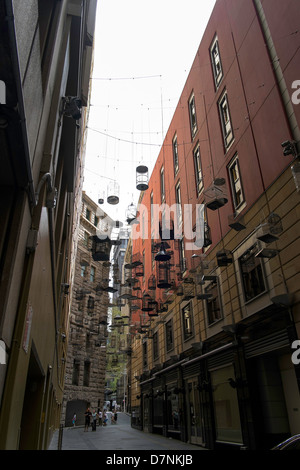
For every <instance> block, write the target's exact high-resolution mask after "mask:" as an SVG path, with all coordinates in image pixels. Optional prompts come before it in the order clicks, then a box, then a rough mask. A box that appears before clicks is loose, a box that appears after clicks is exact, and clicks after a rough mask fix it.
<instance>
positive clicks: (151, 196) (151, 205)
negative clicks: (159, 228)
mask: <svg viewBox="0 0 300 470" xmlns="http://www.w3.org/2000/svg"><path fill="white" fill-rule="evenodd" d="M150 217H151V232H152V229H153V226H154V213H153V191H152V192H151V194H150Z"/></svg>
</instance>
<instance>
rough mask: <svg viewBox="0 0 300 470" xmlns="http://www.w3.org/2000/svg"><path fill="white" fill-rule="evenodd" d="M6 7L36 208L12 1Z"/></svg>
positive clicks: (31, 195) (31, 188)
mask: <svg viewBox="0 0 300 470" xmlns="http://www.w3.org/2000/svg"><path fill="white" fill-rule="evenodd" d="M5 5H6V12H7V23H8V31H9V41H10V50H11V59H12V65H13V73H14V77H15V81H16V88H17V96H18V110H19V115H20V124H21V129H22V136H23V146H24V153H25V163H26V169H27V177H28V191H29V201H30V204H31V207H35V206H36V198H35V191H34V183H33V177H32V170H31V160H30V152H29V144H28V137H27V127H26V117H25V108H24V101H23V90H22V84H21V79H20V76H21V75H20V65H19V57H18V46H17V40H16V31H15V23H14V11H13V5H12V0H5Z"/></svg>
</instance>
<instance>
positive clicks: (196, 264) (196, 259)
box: [190, 253, 200, 273]
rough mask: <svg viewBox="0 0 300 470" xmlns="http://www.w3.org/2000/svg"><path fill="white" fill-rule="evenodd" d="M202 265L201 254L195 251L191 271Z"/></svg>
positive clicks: (193, 271)
mask: <svg viewBox="0 0 300 470" xmlns="http://www.w3.org/2000/svg"><path fill="white" fill-rule="evenodd" d="M199 266H200V256H199V255H196V254H195V253H194V254H193V255H192V256H191V269H190V273H195V272H196V271H197V269H198V267H199Z"/></svg>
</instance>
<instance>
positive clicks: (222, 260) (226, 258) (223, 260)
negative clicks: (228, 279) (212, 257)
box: [217, 250, 233, 267]
mask: <svg viewBox="0 0 300 470" xmlns="http://www.w3.org/2000/svg"><path fill="white" fill-rule="evenodd" d="M232 262H233V258H232V253H231V252H230V251H229V250H220V251H218V252H217V264H218V266H219V267H221V266H228V264H231V263H232Z"/></svg>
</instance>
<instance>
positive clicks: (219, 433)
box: [210, 365, 243, 443]
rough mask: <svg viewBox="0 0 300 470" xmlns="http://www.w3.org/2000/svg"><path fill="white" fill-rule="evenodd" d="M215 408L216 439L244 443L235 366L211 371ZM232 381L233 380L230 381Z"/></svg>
mask: <svg viewBox="0 0 300 470" xmlns="http://www.w3.org/2000/svg"><path fill="white" fill-rule="evenodd" d="M210 377H211V384H212V398H213V407H214V419H215V432H216V439H217V440H218V441H224V442H234V443H242V442H243V436H242V430H241V421H240V412H239V403H238V397H237V388H236V387H232V385H231V383H232V382H231V381H232V380H233V381H234V380H235V371H234V367H233V365H228V366H225V367H222V368H219V369H216V370H212V371H210ZM230 379H231V380H230Z"/></svg>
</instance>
